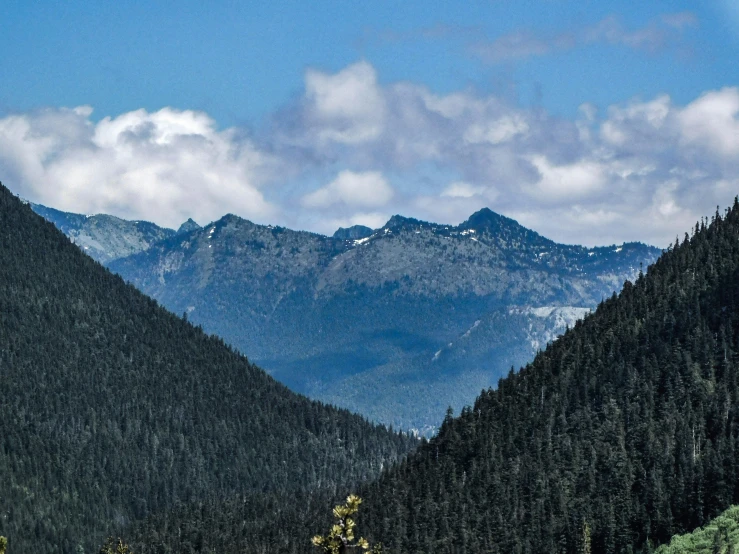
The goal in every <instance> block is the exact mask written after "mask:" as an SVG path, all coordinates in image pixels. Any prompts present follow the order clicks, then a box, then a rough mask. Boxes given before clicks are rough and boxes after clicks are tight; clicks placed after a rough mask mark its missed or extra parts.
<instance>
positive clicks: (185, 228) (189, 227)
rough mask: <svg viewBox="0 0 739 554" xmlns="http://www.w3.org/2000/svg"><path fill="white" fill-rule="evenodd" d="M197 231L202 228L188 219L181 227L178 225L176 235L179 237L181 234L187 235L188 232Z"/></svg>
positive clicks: (191, 219)
mask: <svg viewBox="0 0 739 554" xmlns="http://www.w3.org/2000/svg"><path fill="white" fill-rule="evenodd" d="M198 229H202V227H201V226H200V225H198V224H197V223H196V222H195V221H194V220H193V218H189V219H188V220H187V221H185V222H184V223H183V224H182V225H180V228H179V229H177V234H178V235H181V234H183V233H189V232H190V231H197V230H198Z"/></svg>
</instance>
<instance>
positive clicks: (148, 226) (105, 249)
mask: <svg viewBox="0 0 739 554" xmlns="http://www.w3.org/2000/svg"><path fill="white" fill-rule="evenodd" d="M30 206H31V208H32V209H33V211H34V212H36V213H37V214H39V215H40V216H42V217H43V218H44V219H46V220H48V221H51V222H52V223H53V224H54V225H56V226H57V228H59V230H61V231H62V232H63V233H64V234H65V235H67V236H68V237H69V238H70V239H71V240H72V242H74V243H75V244H76V245H77V246H79V247H80V248H81V249H82V250H83V251H84V252H85V253H86V254H89V255H90V256H92V257H93V258H94V259H96V260H97V261H99V262H100V263H107V262H110V261H112V260H115V259H117V258H123V257H126V256H130V255H131V254H136V253H138V252H141V251H142V250H146V249H147V248H149V246H150V245H152V244H153V243H155V242H159V241H160V240H164V239H166V238H169V237H172V236H174V235H176V234H179V233H182V232H189V231H192V230H195V229H198V228H199V226H198V224H197V223H195V222H194V221H192V220H189V221H187V222H185V223H183V224H182V226H181V227H180V229H179V230H178V231H177V232H175V231H173V230H172V229H165V228H162V227H159V226H157V225H155V224H154V223H149V222H148V221H127V220H125V219H120V218H118V217H115V216H112V215H105V214H97V215H90V216H87V215H80V214H73V213H67V212H61V211H59V210H55V209H53V208H47V207H46V206H42V205H40V204H31V205H30Z"/></svg>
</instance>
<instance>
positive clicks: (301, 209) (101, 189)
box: [0, 23, 739, 246]
mask: <svg viewBox="0 0 739 554" xmlns="http://www.w3.org/2000/svg"><path fill="white" fill-rule="evenodd" d="M674 24H675V25H677V23H674ZM584 100H587V99H584ZM737 175H739V89H737V88H726V89H722V90H716V91H706V92H705V94H703V95H702V96H700V97H699V98H696V99H695V100H693V101H692V102H689V103H688V104H687V105H679V104H676V103H675V102H674V101H673V100H672V99H671V98H670V97H669V96H667V95H659V96H657V97H655V98H650V99H646V100H643V99H633V100H630V101H627V102H624V103H622V104H619V105H614V106H610V107H608V106H606V107H603V108H602V109H600V110H596V109H595V107H594V106H592V105H590V104H587V102H585V103H584V104H583V107H582V109H581V110H580V113H579V115H578V116H577V118H576V119H574V120H568V119H562V118H558V117H554V116H552V115H549V114H547V113H546V111H544V110H542V109H540V108H536V109H524V108H521V107H519V106H515V105H511V104H509V103H507V102H506V101H504V100H502V99H500V98H498V97H496V96H494V95H485V94H481V93H478V92H475V91H474V90H462V91H455V92H452V93H450V94H434V93H432V92H431V91H429V90H428V89H427V88H425V87H423V86H420V85H418V84H414V83H408V82H404V83H392V84H388V85H381V84H380V83H379V82H378V79H377V75H376V73H375V71H374V69H373V68H372V67H371V66H370V65H369V64H367V63H366V62H360V63H359V64H354V65H352V66H349V67H348V68H346V69H344V70H342V71H339V72H337V73H335V74H325V73H319V72H316V71H311V72H308V73H307V74H306V87H305V91H304V94H303V95H302V97H300V98H298V99H296V100H295V102H294V103H292V104H291V105H289V106H284V107H283V109H282V110H280V111H279V112H278V113H276V114H274V118H273V120H272V121H271V123H270V125H269V126H268V127H266V128H265V129H263V130H262V131H261V132H260V133H259V134H257V135H256V136H255V137H254V138H252V139H249V140H247V139H244V138H243V136H242V134H241V133H240V132H239V131H237V130H235V129H227V130H218V129H217V127H216V125H215V122H214V121H213V120H212V119H211V118H209V117H208V116H207V115H206V114H204V113H202V112H193V111H178V110H174V109H170V108H165V109H162V110H159V111H157V112H147V111H144V110H138V111H134V112H129V113H125V114H120V115H118V116H117V117H106V118H103V119H102V120H100V121H98V122H95V121H93V120H92V119H91V110H90V108H89V107H80V108H75V109H49V110H42V111H37V112H32V113H28V114H17V115H9V116H6V117H4V118H0V178H2V179H3V180H4V181H5V182H6V184H8V185H10V186H11V188H12V190H14V191H15V192H18V193H20V194H21V195H23V196H25V197H27V198H29V199H30V200H33V201H38V202H41V203H43V204H47V205H50V206H53V207H56V208H60V209H64V210H69V211H77V212H87V213H90V212H108V213H114V214H116V215H120V216H122V217H129V218H135V219H151V220H154V221H156V222H157V223H160V224H165V225H169V226H176V225H179V223H180V222H181V221H183V220H185V219H186V218H187V217H194V218H195V219H196V220H198V221H200V222H207V221H209V220H213V219H216V218H218V217H220V216H221V215H223V214H224V213H226V212H234V213H237V214H238V215H241V216H244V217H248V218H250V219H254V220H256V221H261V222H270V223H277V224H281V225H286V226H288V227H292V228H301V229H310V230H314V231H320V232H325V233H333V231H334V230H335V229H336V227H339V226H347V225H351V224H355V223H360V224H365V225H368V226H370V227H379V226H381V225H382V224H383V223H384V221H386V220H387V218H388V217H389V216H390V215H392V214H394V213H399V214H403V215H407V216H411V217H417V218H420V219H427V220H432V221H439V222H445V223H458V222H460V221H462V220H464V219H466V218H467V217H468V216H469V215H470V214H471V213H472V212H473V211H475V210H477V209H479V208H481V207H483V206H486V205H487V206H488V207H490V208H491V209H493V210H495V211H498V212H500V213H502V214H504V215H507V216H509V217H513V218H516V219H519V221H520V223H522V224H524V225H527V226H529V227H531V228H533V229H535V230H536V231H538V232H540V233H542V234H544V235H545V236H548V237H550V238H552V239H554V240H558V241H562V242H569V243H581V244H587V245H595V244H603V243H606V244H611V243H620V242H623V241H627V240H642V241H645V242H650V243H653V244H657V245H660V246H666V245H667V244H668V243H669V242H671V241H672V240H673V239H674V237H675V235H676V234H679V235H680V236H682V234H683V233H684V232H685V231H686V230H689V229H690V228H691V227H693V225H694V223H695V221H696V220H698V219H699V218H700V217H701V216H704V215H708V214H712V213H713V212H714V210H715V207H716V206H717V205H721V206H725V205H728V204H729V203H730V202H731V201H732V200H733V196H734V195H735V194H737V192H739V178H738V177H737ZM316 182H318V183H323V184H324V185H323V186H321V187H320V188H318V189H317V190H309V189H308V188H307V187H308V185H307V183H316Z"/></svg>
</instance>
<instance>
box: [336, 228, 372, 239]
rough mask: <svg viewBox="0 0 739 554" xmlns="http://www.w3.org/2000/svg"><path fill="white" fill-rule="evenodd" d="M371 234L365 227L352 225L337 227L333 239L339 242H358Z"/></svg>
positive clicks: (370, 230)
mask: <svg viewBox="0 0 739 554" xmlns="http://www.w3.org/2000/svg"><path fill="white" fill-rule="evenodd" d="M371 234H372V229H370V228H369V227H367V226H365V225H352V226H351V227H339V229H338V230H337V231H336V232H335V233H334V235H333V238H335V239H339V240H359V239H364V238H367V237H368V236H370V235H371Z"/></svg>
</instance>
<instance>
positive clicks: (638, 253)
mask: <svg viewBox="0 0 739 554" xmlns="http://www.w3.org/2000/svg"><path fill="white" fill-rule="evenodd" d="M357 233H359V234H357ZM355 235H356V236H361V235H365V236H362V238H335V237H325V236H322V235H316V234H312V233H307V232H297V231H291V230H289V229H284V228H281V227H272V226H262V225H255V224H253V223H251V222H249V221H246V220H243V219H241V218H239V217H236V216H233V215H227V216H225V217H223V218H222V219H220V220H219V221H216V222H214V223H211V224H209V225H206V226H205V227H203V228H202V229H198V230H195V231H192V232H190V233H188V234H186V235H182V236H175V237H170V238H168V239H166V240H164V241H162V242H159V243H156V244H154V245H152V246H150V247H149V249H148V250H146V251H144V252H141V253H139V254H137V255H134V256H130V257H127V258H125V259H119V260H116V261H114V262H112V263H110V264H109V266H110V268H111V269H112V270H113V271H115V272H117V273H119V274H121V275H122V276H123V277H124V278H125V279H126V280H128V281H130V282H132V283H133V284H135V285H136V286H137V287H138V288H140V289H141V290H143V291H145V292H146V293H147V294H149V295H151V296H153V297H154V298H156V299H157V300H159V301H160V302H161V303H162V304H164V305H165V306H166V307H168V308H169V309H170V310H172V311H174V312H175V313H178V314H181V313H187V314H188V317H189V318H190V319H191V320H192V321H194V322H197V323H199V324H202V325H203V327H204V328H205V329H206V330H207V331H209V332H213V333H217V334H218V335H220V336H222V337H224V338H225V339H226V340H227V341H228V342H230V343H232V344H234V345H235V346H237V347H238V348H239V349H241V350H242V351H244V352H249V353H250V356H251V357H252V358H253V359H254V360H255V361H257V362H258V363H260V364H261V365H262V366H263V367H265V368H266V369H267V370H268V371H269V372H270V373H271V374H272V375H273V376H275V377H276V378H278V379H279V380H281V381H283V382H284V383H286V384H287V385H288V386H290V387H291V388H293V389H294V390H297V391H300V392H303V393H306V394H308V395H309V396H312V397H314V398H318V399H322V400H324V401H327V402H331V403H334V404H336V405H339V406H345V407H351V408H352V409H355V410H357V411H360V412H361V413H364V414H366V415H368V416H369V417H371V418H373V419H375V420H377V421H381V422H384V423H388V424H393V425H395V426H401V427H404V428H418V429H426V430H430V429H433V428H434V427H435V426H436V425H438V423H439V422H440V421H441V419H442V418H443V415H444V412H445V410H446V408H447V406H449V405H450V404H451V405H452V406H455V407H460V406H462V405H464V404H465V403H467V402H469V400H470V399H471V398H474V396H475V395H476V394H478V393H479V392H480V390H481V389H483V388H487V387H489V386H491V385H494V384H495V383H496V382H497V380H498V379H499V378H500V377H501V376H502V375H504V374H506V373H507V372H508V370H509V369H510V368H511V366H516V367H518V366H520V365H521V364H523V363H525V362H527V361H528V360H530V359H531V358H532V356H533V354H534V353H535V351H536V350H538V349H539V348H541V347H543V346H544V345H546V343H547V342H548V341H549V340H551V339H552V338H554V337H555V336H557V335H558V334H559V333H561V332H562V331H564V329H565V328H566V327H567V326H568V325H570V326H571V325H572V324H573V323H574V321H575V320H576V319H577V318H578V317H581V316H582V315H583V314H584V313H587V311H588V310H589V309H590V308H592V307H594V306H595V305H596V304H597V303H598V302H600V301H601V300H602V299H603V298H605V297H609V296H611V294H612V293H613V292H614V291H617V290H619V289H620V287H621V285H622V283H623V282H624V280H626V279H633V278H634V277H636V275H637V274H638V272H639V269H640V267H641V266H644V267H645V268H646V266H647V265H648V264H650V263H652V262H653V261H654V260H655V259H656V257H657V256H658V254H659V252H660V251H659V250H658V249H656V248H652V247H648V246H645V245H643V244H638V243H630V244H624V245H622V246H619V247H616V246H611V247H604V248H591V249H588V248H584V247H580V246H568V245H561V244H557V243H554V242H553V241H551V240H548V239H546V238H544V237H542V236H540V235H538V234H537V233H535V232H533V231H531V230H528V229H526V228H524V227H522V226H520V225H518V224H517V223H516V222H515V221H513V220H511V219H508V218H505V217H502V216H500V215H498V214H495V213H494V212H492V211H490V210H487V209H485V210H481V211H480V212H477V213H475V214H473V215H472V216H471V217H470V218H469V220H467V221H466V222H464V223H462V224H461V225H459V226H450V225H439V224H433V223H427V222H422V221H418V220H414V219H409V218H404V217H400V216H394V217H393V218H392V219H390V221H388V223H387V224H386V225H385V226H384V227H382V228H381V229H378V230H375V231H373V232H371V234H369V235H367V234H366V230H365V231H363V230H361V229H360V230H356V229H355V230H354V231H352V230H351V229H349V230H344V231H343V232H339V237H352V236H355Z"/></svg>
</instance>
